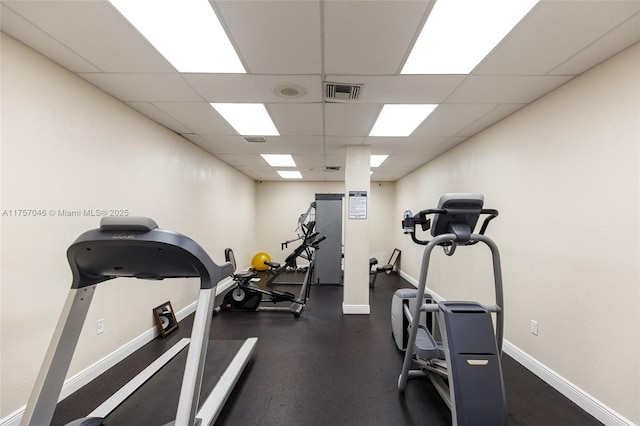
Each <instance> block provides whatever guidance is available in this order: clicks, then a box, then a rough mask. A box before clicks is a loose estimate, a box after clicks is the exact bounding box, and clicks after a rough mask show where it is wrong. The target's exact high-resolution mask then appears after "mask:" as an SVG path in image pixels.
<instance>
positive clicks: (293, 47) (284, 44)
mask: <svg viewBox="0 0 640 426" xmlns="http://www.w3.org/2000/svg"><path fill="white" fill-rule="evenodd" d="M215 5H216V9H217V11H218V14H219V16H220V17H221V18H222V19H221V20H222V22H223V25H224V26H225V27H226V29H227V31H228V33H229V35H230V37H231V39H232V42H233V44H234V45H235V46H236V48H237V49H238V50H239V52H240V56H241V59H242V61H243V62H244V64H245V65H246V67H247V68H248V69H247V71H248V72H249V73H252V74H292V73H293V74H320V73H321V72H322V69H321V62H320V58H321V54H320V48H321V36H320V5H319V3H318V2H316V1H218V2H216V3H215Z"/></svg>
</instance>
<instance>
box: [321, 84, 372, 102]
mask: <svg viewBox="0 0 640 426" xmlns="http://www.w3.org/2000/svg"><path fill="white" fill-rule="evenodd" d="M362 87H363V85H362V84H352V83H324V98H325V100H327V101H328V102H344V101H357V100H358V98H359V97H360V93H362Z"/></svg>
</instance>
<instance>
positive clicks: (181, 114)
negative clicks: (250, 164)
mask: <svg viewBox="0 0 640 426" xmlns="http://www.w3.org/2000/svg"><path fill="white" fill-rule="evenodd" d="M154 105H155V106H156V107H157V108H158V109H160V110H161V111H164V112H165V113H167V114H169V115H170V116H172V117H173V118H175V119H176V120H177V121H178V122H180V123H182V124H184V125H185V126H186V127H187V128H189V129H190V130H191V132H193V133H200V134H208V135H210V134H218V135H232V136H237V135H238V133H237V132H236V131H235V130H234V129H233V127H231V126H230V125H229V123H227V122H226V121H225V120H224V118H222V117H221V116H220V114H218V113H217V112H216V110H214V109H213V107H212V106H211V105H209V104H207V103H199V102H154Z"/></svg>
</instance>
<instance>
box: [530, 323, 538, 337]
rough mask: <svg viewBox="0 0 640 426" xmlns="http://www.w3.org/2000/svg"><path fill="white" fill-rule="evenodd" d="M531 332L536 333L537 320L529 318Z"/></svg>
mask: <svg viewBox="0 0 640 426" xmlns="http://www.w3.org/2000/svg"><path fill="white" fill-rule="evenodd" d="M531 334H533V335H534V336H537V335H538V321H535V320H531Z"/></svg>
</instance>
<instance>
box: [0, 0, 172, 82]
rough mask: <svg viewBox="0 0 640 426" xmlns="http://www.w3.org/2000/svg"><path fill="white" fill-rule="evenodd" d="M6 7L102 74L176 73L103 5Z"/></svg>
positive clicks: (32, 3) (20, 3)
mask: <svg viewBox="0 0 640 426" xmlns="http://www.w3.org/2000/svg"><path fill="white" fill-rule="evenodd" d="M6 3H7V5H9V7H11V8H12V9H13V10H14V11H16V12H17V13H19V14H20V15H22V16H23V17H24V18H25V19H27V20H28V21H29V22H31V23H33V24H34V25H36V26H38V27H39V28H40V29H41V30H42V31H44V32H46V33H48V34H49V35H50V36H51V37H53V38H54V39H56V40H58V41H59V42H60V43H62V44H64V45H65V46H67V47H68V48H69V49H71V50H72V51H74V52H76V53H77V54H78V55H80V56H82V57H83V58H84V59H85V60H86V61H88V62H89V63H91V64H93V65H94V66H96V67H97V68H99V69H100V70H102V71H106V72H173V71H175V70H174V69H173V67H171V65H170V64H169V63H168V62H167V61H166V60H165V59H164V57H162V55H160V54H159V53H158V52H157V51H156V50H155V49H154V48H153V47H152V46H151V45H150V44H149V42H147V41H146V39H145V38H144V37H142V36H141V35H140V33H138V32H137V31H136V30H135V29H134V28H133V27H132V26H131V24H129V22H128V21H126V20H125V19H124V18H122V16H121V15H120V14H119V13H118V12H117V11H116V10H115V9H114V8H113V7H112V6H111V5H110V4H109V3H108V2H106V1H65V0H61V1H11V2H6Z"/></svg>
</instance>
